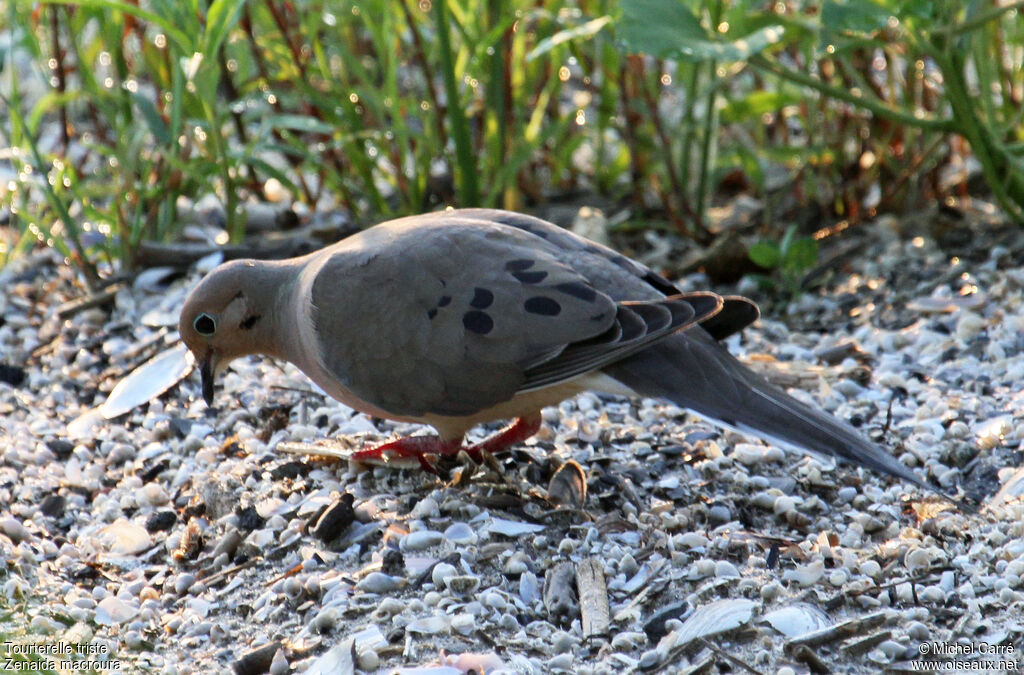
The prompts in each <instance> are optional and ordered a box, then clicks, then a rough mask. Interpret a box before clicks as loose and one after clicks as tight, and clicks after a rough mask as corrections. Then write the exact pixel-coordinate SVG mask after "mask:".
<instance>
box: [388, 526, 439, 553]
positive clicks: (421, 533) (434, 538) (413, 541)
mask: <svg viewBox="0 0 1024 675" xmlns="http://www.w3.org/2000/svg"><path fill="white" fill-rule="evenodd" d="M442 541H444V534H442V533H441V532H438V531H437V530H416V531H415V532H410V533H409V534H407V535H405V536H404V537H402V539H401V541H400V542H399V548H401V549H402V550H403V551H423V550H425V549H428V548H430V547H431V546H437V545H438V544H440V543H441V542H442Z"/></svg>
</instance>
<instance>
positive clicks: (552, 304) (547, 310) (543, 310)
mask: <svg viewBox="0 0 1024 675" xmlns="http://www.w3.org/2000/svg"><path fill="white" fill-rule="evenodd" d="M523 309H525V310H526V311H527V312H529V313H530V314H540V315H541V316H557V315H558V314H559V312H561V311H562V306H561V305H560V304H558V301H557V300H553V299H551V298H546V297H544V296H543V295H536V296H534V297H532V298H527V299H526V302H524V303H523Z"/></svg>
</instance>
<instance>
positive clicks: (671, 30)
mask: <svg viewBox="0 0 1024 675" xmlns="http://www.w3.org/2000/svg"><path fill="white" fill-rule="evenodd" d="M620 6H621V8H622V19H621V20H620V22H619V26H618V29H617V30H618V34H619V36H620V37H621V38H622V40H623V42H624V43H625V45H626V49H627V51H631V52H640V53H643V54H651V55H653V56H657V57H659V58H667V57H675V58H679V59H682V60H684V61H690V62H694V63H701V62H705V61H744V60H746V59H748V58H750V57H751V56H753V55H754V54H758V53H760V52H762V51H764V50H765V49H767V48H768V47H770V46H771V45H773V44H775V43H776V42H778V41H779V40H781V39H782V37H783V35H784V34H785V31H784V30H783V28H782V26H779V25H776V24H773V25H770V26H763V27H761V28H759V29H757V30H755V31H754V32H752V33H750V34H748V35H746V36H745V37H742V38H738V39H736V40H733V41H731V42H729V41H726V40H718V39H715V37H714V36H712V35H710V34H709V33H708V32H707V31H706V30H705V29H704V27H703V26H701V23H700V19H698V18H697V16H696V15H694V14H693V13H692V12H691V11H690V10H689V9H687V7H686V6H685V5H683V4H682V3H681V2H679V0H623V1H622V3H621V5H620Z"/></svg>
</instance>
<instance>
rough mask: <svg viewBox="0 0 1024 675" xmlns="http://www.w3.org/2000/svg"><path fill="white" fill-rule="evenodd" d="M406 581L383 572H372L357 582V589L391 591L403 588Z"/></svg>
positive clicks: (369, 591) (379, 591)
mask: <svg viewBox="0 0 1024 675" xmlns="http://www.w3.org/2000/svg"><path fill="white" fill-rule="evenodd" d="M404 581H405V580H404V579H401V578H399V577H393V576H391V575H388V574H384V573H383V572H370V573H369V574H367V575H366V576H365V577H363V578H362V579H361V580H360V581H359V583H357V584H356V590H360V591H364V592H366V593H390V592H392V591H396V590H398V589H399V588H401V587H402V585H403V584H404Z"/></svg>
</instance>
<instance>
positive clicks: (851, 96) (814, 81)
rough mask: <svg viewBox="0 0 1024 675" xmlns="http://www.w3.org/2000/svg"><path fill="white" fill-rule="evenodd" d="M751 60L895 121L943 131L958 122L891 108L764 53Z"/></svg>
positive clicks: (766, 68) (792, 80) (779, 74)
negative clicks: (823, 80)
mask: <svg viewBox="0 0 1024 675" xmlns="http://www.w3.org/2000/svg"><path fill="white" fill-rule="evenodd" d="M749 63H750V65H752V66H754V67H755V68H760V69H761V70H765V71H767V72H769V73H771V74H773V75H775V76H777V77H781V78H782V79H784V80H788V81H790V82H793V83H795V84H799V85H803V86H805V87H810V88H811V89H814V90H815V91H818V92H821V93H822V94H825V95H826V96H828V97H830V98H835V99H838V100H840V101H845V102H847V103H850V104H851V105H854V106H857V107H860V108H864V109H866V110H869V111H870V112H872V113H874V114H875V115H878V116H879V117H883V118H885V119H888V120H891V121H893V122H898V123H900V124H906V125H908V126H912V127H917V128H919V129H929V130H931V131H941V132H943V133H948V132H950V131H955V130H956V124H955V122H954V121H953V120H952V119H951V118H936V117H918V116H916V115H914V114H913V113H910V112H907V111H905V110H899V109H897V108H890V107H889V106H887V105H886V104H885V103H883V102H882V101H879V100H877V99H874V98H869V97H867V96H863V95H861V94H855V93H853V92H851V91H849V90H847V89H843V88H841V87H833V86H832V85H830V84H827V83H825V82H822V81H821V80H819V79H818V78H816V77H812V76H810V75H808V74H806V73H801V72H798V71H795V70H791V69H789V68H787V67H785V66H783V65H782V64H780V63H778V62H776V61H773V60H771V59H769V58H767V57H766V56H764V55H763V54H755V55H753V56H751V57H750V61H749Z"/></svg>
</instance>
